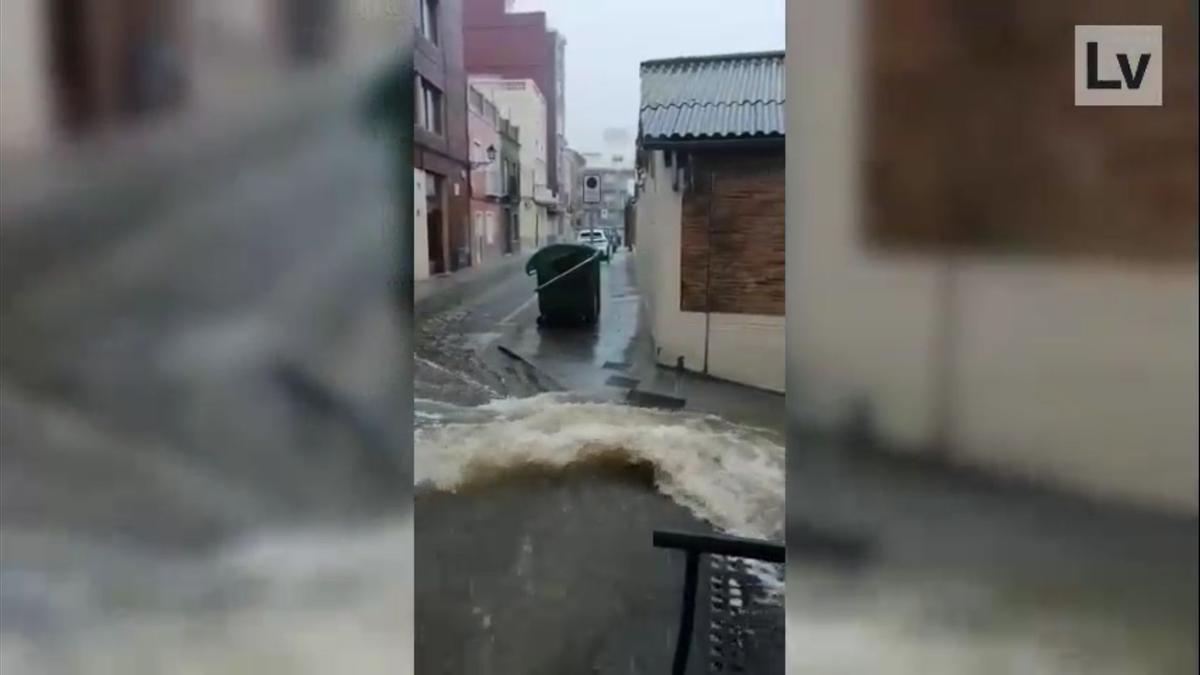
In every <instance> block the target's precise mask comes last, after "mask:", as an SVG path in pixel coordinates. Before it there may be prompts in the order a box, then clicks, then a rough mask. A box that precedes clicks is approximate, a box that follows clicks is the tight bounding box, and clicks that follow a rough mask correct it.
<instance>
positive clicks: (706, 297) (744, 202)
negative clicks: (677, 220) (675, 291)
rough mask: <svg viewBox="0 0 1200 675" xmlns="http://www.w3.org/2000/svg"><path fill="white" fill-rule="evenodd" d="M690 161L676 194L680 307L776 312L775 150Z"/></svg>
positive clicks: (780, 236) (778, 196) (778, 171)
mask: <svg viewBox="0 0 1200 675" xmlns="http://www.w3.org/2000/svg"><path fill="white" fill-rule="evenodd" d="M692 163H693V179H692V185H691V186H690V188H688V189H687V191H686V192H685V193H684V196H683V219H682V221H683V222H682V237H681V250H680V270H681V271H680V282H681V288H680V307H681V309H682V310H684V311H688V312H704V311H712V312H721V313H727V314H758V315H768V316H782V315H783V313H784V279H785V270H784V200H785V187H784V171H783V168H784V167H783V157H782V153H779V152H767V153H746V154H738V155H727V154H721V155H712V156H700V157H697V158H693V160H692Z"/></svg>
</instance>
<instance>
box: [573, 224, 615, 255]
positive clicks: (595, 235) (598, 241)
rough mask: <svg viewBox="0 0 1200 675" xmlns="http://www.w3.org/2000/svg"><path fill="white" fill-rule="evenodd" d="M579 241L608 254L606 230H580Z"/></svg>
mask: <svg viewBox="0 0 1200 675" xmlns="http://www.w3.org/2000/svg"><path fill="white" fill-rule="evenodd" d="M579 243H580V244H583V245H584V246H591V247H592V248H594V249H596V250H597V251H600V252H601V253H603V254H605V255H608V252H609V245H608V235H606V234H604V230H580V232H579Z"/></svg>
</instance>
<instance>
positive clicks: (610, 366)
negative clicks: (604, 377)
mask: <svg viewBox="0 0 1200 675" xmlns="http://www.w3.org/2000/svg"><path fill="white" fill-rule="evenodd" d="M600 367H601V368H604V369H606V370H629V362H628V361H605V362H604V365H603V366H600Z"/></svg>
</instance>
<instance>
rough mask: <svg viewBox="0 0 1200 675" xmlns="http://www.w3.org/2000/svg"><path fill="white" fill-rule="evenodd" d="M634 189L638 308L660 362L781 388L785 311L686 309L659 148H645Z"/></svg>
mask: <svg viewBox="0 0 1200 675" xmlns="http://www.w3.org/2000/svg"><path fill="white" fill-rule="evenodd" d="M650 161H651V162H652V163H653V171H652V174H653V175H647V177H646V182H645V185H644V186H643V189H642V192H641V194H640V196H639V197H638V202H637V210H638V214H637V219H638V221H637V222H638V245H637V248H636V253H635V256H636V261H637V262H636V265H637V275H638V279H639V280H645V281H643V282H642V284H641V285H642V304H643V312H644V314H643V315H644V316H645V317H646V318H647V319H648V320H649V322H650V323H649V325H650V330H651V334H652V335H653V337H654V346H655V353H656V358H657V360H658V362H659V363H660V364H663V365H666V366H676V365H678V363H679V359H681V358H682V359H683V366H684V368H687V369H689V370H694V371H705V369H706V368H705V339H706V335H707V342H708V361H707V373H708V374H709V375H712V376H713V377H719V378H722V379H725V380H730V381H733V382H739V383H742V384H747V385H750V386H754V387H759V388H762V389H769V390H772V391H779V392H782V391H783V390H784V363H785V362H784V350H785V336H784V319H783V317H774V316H758V315H751V314H711V315H707V316H706V315H705V314H704V313H701V312H684V311H681V310H680V309H679V306H680V297H679V296H680V243H681V241H680V240H681V218H682V205H683V202H682V193H680V192H676V191H675V190H674V189H673V188H672V184H671V183H672V182H671V171H672V169H671V167H668V166H666V164H665V163H664V161H663V155H662V153H661V152H653V153H651V154H650Z"/></svg>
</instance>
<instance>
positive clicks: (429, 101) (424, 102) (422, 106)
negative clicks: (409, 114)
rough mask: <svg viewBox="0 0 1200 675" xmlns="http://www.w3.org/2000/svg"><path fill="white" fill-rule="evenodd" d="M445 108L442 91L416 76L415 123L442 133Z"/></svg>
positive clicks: (439, 133)
mask: <svg viewBox="0 0 1200 675" xmlns="http://www.w3.org/2000/svg"><path fill="white" fill-rule="evenodd" d="M444 115H445V109H444V106H443V103H442V92H441V91H440V90H439V89H438V88H437V87H435V86H433V85H432V84H430V83H429V82H427V81H426V80H425V79H424V78H421V77H418V78H417V124H418V125H420V127H421V128H422V129H425V130H426V131H431V132H433V133H435V134H438V135H439V136H440V135H441V134H442V128H443V116H444Z"/></svg>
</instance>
